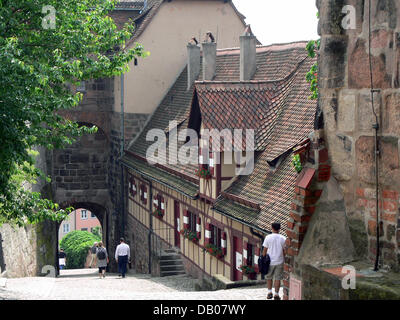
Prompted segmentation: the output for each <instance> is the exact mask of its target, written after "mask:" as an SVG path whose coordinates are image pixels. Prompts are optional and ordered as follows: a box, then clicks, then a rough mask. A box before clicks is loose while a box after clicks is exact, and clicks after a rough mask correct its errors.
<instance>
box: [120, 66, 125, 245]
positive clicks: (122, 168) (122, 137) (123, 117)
mask: <svg viewBox="0 0 400 320" xmlns="http://www.w3.org/2000/svg"><path fill="white" fill-rule="evenodd" d="M124 90H125V88H124V74H123V73H122V74H121V145H120V157H121V158H120V161H121V162H120V165H121V206H120V208H121V211H122V215H121V218H122V221H121V234H122V237H125V195H124V193H125V188H124V185H125V183H124V166H123V164H122V157H123V155H124V150H125V108H124Z"/></svg>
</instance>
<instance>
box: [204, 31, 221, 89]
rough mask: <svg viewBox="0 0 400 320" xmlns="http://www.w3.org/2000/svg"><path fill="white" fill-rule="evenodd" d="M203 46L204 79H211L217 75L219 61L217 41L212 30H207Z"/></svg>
mask: <svg viewBox="0 0 400 320" xmlns="http://www.w3.org/2000/svg"><path fill="white" fill-rule="evenodd" d="M202 47H203V80H206V81H207V80H208V81H211V80H213V79H214V77H215V69H216V62H217V43H216V42H215V39H214V36H213V35H212V33H211V32H207V35H206V39H205V40H204V42H203V43H202Z"/></svg>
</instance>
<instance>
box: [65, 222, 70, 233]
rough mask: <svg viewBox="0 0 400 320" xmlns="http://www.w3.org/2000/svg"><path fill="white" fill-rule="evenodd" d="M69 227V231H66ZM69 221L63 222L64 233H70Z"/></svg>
mask: <svg viewBox="0 0 400 320" xmlns="http://www.w3.org/2000/svg"><path fill="white" fill-rule="evenodd" d="M66 229H67V231H65V230H66ZM69 230H70V229H69V223H64V224H63V233H68V232H69Z"/></svg>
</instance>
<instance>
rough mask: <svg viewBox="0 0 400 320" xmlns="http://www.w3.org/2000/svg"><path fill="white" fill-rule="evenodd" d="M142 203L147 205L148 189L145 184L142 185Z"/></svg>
mask: <svg viewBox="0 0 400 320" xmlns="http://www.w3.org/2000/svg"><path fill="white" fill-rule="evenodd" d="M140 201H142V203H143V204H145V205H146V204H147V187H146V186H145V185H144V184H142V185H140Z"/></svg>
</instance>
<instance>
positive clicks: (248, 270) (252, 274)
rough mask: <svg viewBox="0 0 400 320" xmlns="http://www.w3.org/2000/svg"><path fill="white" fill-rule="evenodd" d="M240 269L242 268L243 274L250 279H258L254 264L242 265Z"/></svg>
mask: <svg viewBox="0 0 400 320" xmlns="http://www.w3.org/2000/svg"><path fill="white" fill-rule="evenodd" d="M240 270H242V272H243V274H244V275H245V276H247V278H248V279H249V280H256V278H257V272H256V270H255V269H254V267H252V266H240Z"/></svg>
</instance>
